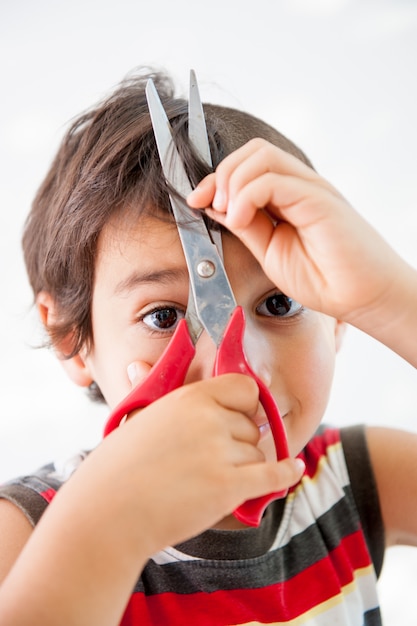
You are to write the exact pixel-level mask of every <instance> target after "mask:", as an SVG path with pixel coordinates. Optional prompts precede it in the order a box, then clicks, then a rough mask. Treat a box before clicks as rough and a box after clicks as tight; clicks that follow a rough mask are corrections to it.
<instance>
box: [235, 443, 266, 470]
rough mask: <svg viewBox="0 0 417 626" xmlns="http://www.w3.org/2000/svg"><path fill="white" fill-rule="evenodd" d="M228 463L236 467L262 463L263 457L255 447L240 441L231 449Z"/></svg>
mask: <svg viewBox="0 0 417 626" xmlns="http://www.w3.org/2000/svg"><path fill="white" fill-rule="evenodd" d="M229 461H230V463H231V464H232V465H236V466H240V465H250V464H254V463H264V462H265V455H264V453H263V452H262V451H261V450H259V448H257V447H256V446H255V445H252V444H250V443H246V442H241V441H240V442H235V443H234V445H233V446H232V447H231V451H230V455H229Z"/></svg>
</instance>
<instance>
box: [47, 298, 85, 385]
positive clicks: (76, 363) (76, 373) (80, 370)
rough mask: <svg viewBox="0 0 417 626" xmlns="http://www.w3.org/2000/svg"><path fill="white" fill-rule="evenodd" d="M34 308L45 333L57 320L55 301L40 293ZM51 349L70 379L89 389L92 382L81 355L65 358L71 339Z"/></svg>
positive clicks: (69, 337)
mask: <svg viewBox="0 0 417 626" xmlns="http://www.w3.org/2000/svg"><path fill="white" fill-rule="evenodd" d="M36 306H37V308H38V312H39V316H40V318H41V321H42V323H43V325H44V326H45V329H46V331H48V327H50V326H51V325H53V324H54V322H55V321H56V319H57V315H56V306H55V301H54V299H53V298H52V296H51V294H50V293H48V292H47V291H41V292H40V293H39V294H38V296H37V297H36ZM53 348H54V350H55V353H56V355H57V357H58V359H59V361H60V363H61V364H62V367H63V368H64V370H65V371H66V372H67V374H68V376H69V377H70V379H71V380H72V381H73V382H74V383H75V384H76V385H80V387H89V386H90V385H91V383H92V382H93V378H92V376H91V374H90V371H89V368H88V366H87V365H86V363H85V361H84V358H83V356H82V355H81V353H78V354H76V355H75V356H73V357H71V358H70V359H67V358H65V355H66V354H70V353H71V351H72V337H71V335H68V336H67V337H65V339H63V340H62V341H60V342H59V344H56V343H55V344H54V345H53Z"/></svg>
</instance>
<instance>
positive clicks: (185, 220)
mask: <svg viewBox="0 0 417 626" xmlns="http://www.w3.org/2000/svg"><path fill="white" fill-rule="evenodd" d="M146 96H147V99H148V106H149V112H150V115H151V120H152V125H153V129H154V133H155V139H156V144H157V147H158V153H159V158H160V160H161V164H162V169H163V172H164V176H165V178H166V179H167V181H168V182H169V184H170V185H172V187H173V188H174V189H175V190H176V191H177V192H178V193H179V194H180V195H181V196H182V197H184V196H187V195H188V194H189V193H190V192H191V189H192V188H191V185H190V182H189V180H188V176H187V173H186V171H185V168H184V164H183V162H182V159H181V157H180V155H179V154H178V151H177V149H176V147H175V144H174V141H173V137H172V131H171V125H170V123H169V120H168V117H167V115H166V113H165V110H164V107H163V106H162V103H161V100H160V99H159V96H158V93H157V91H156V88H155V85H154V84H153V82H152V81H151V80H149V81H148V83H147V86H146ZM170 201H171V206H172V211H173V213H174V217H175V220H176V222H177V227H178V232H179V235H180V239H181V244H182V247H183V250H184V255H185V259H186V262H187V267H188V272H189V274H190V283H191V288H192V291H193V295H194V298H195V302H196V307H197V311H198V317H199V318H200V320H201V322H202V324H203V326H204V328H205V329H206V331H207V332H208V334H209V335H210V337H211V338H212V339H213V341H214V342H215V343H216V345H219V344H220V341H221V339H222V336H223V332H224V329H225V328H226V326H227V323H228V321H229V319H230V315H231V313H232V312H233V310H234V309H235V307H236V301H235V298H234V295H233V291H232V289H231V286H230V283H229V280H228V278H227V275H226V271H225V269H224V267H223V262H222V259H221V257H220V255H219V253H218V251H217V247H216V245H215V244H214V243H213V242H212V240H211V238H210V235H209V232H208V230H207V227H206V225H205V223H204V220H203V217H202V216H201V214H200V213H199V212H197V211H192V210H191V209H190V208H189V207H188V206H187V204H186V203H185V202H183V201H181V200H180V198H178V197H177V196H174V195H173V194H170ZM207 268H209V272H207Z"/></svg>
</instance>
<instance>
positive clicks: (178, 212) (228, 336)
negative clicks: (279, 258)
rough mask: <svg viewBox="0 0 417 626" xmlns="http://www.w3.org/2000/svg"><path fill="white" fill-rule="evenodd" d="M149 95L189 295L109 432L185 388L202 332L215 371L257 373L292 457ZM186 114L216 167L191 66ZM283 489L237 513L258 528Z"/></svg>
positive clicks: (284, 448)
mask: <svg viewBox="0 0 417 626" xmlns="http://www.w3.org/2000/svg"><path fill="white" fill-rule="evenodd" d="M146 96H147V100H148V107H149V112H150V116H151V120H152V126H153V130H154V134H155V139H156V144H157V148H158V153H159V157H160V161H161V165H162V169H163V173H164V176H165V179H166V181H167V183H168V184H169V187H170V188H171V189H174V190H175V191H176V193H175V194H173V193H169V199H170V203H171V207H172V212H173V215H174V217H175V220H176V224H177V228H178V233H179V236H180V240H181V244H182V247H183V250H184V255H185V259H186V263H187V268H188V272H189V277H190V293H189V299H188V303H187V310H186V313H185V316H184V318H182V319H181V320H180V322H179V323H178V325H177V328H176V329H175V332H174V334H173V336H172V338H171V340H170V342H169V344H168V346H167V347H166V348H165V350H164V352H163V353H162V355H161V356H160V358H159V359H158V361H157V362H156V363H155V365H154V366H153V367H152V369H151V371H150V372H149V374H148V376H147V377H146V378H145V379H144V381H142V382H141V383H140V384H139V385H138V386H137V387H135V388H134V389H133V390H132V391H131V392H130V393H129V394H128V395H127V396H126V398H124V400H122V402H121V403H120V404H119V405H118V406H116V408H115V409H114V411H113V412H112V414H111V415H110V417H109V419H108V421H107V423H106V426H105V429H104V436H106V435H108V434H109V433H110V432H111V431H112V430H114V429H115V428H117V427H118V426H119V425H120V423H121V422H122V421H123V419H124V418H125V416H126V415H127V414H128V413H130V412H131V411H133V410H136V409H139V408H143V407H145V406H148V405H149V404H151V403H152V402H154V401H155V400H157V399H158V398H160V397H162V396H164V395H165V394H166V393H168V392H170V391H173V390H174V389H176V388H178V387H180V386H182V385H183V383H184V381H185V377H186V375H187V371H188V369H189V367H190V364H191V362H192V360H193V358H194V355H195V351H196V350H195V344H196V343H197V341H198V339H199V337H200V335H201V333H202V332H203V330H205V331H206V332H207V333H208V335H209V336H210V338H211V339H212V341H213V342H214V343H215V345H216V348H217V349H216V357H215V362H214V367H213V375H214V376H218V375H220V374H226V373H242V374H246V375H248V376H251V377H252V378H254V380H255V381H256V383H257V385H258V388H259V400H260V403H261V404H262V406H263V408H264V410H265V412H266V416H267V419H268V421H269V424H270V427H271V432H272V435H273V438H274V442H275V450H276V454H277V459H279V460H282V459H285V458H287V457H288V456H289V451H288V444H287V438H286V433H285V428H284V425H283V421H282V419H281V416H280V413H279V410H278V407H277V404H276V402H275V400H274V398H273V396H272V394H271V392H270V391H269V389H268V387H267V386H266V385H265V384H264V383H263V381H262V380H261V379H260V378H259V377H258V376H257V375H256V374H255V373H254V372H253V370H252V369H251V367H250V365H249V363H248V361H247V359H246V356H245V353H244V349H243V338H244V332H245V318H244V312H243V309H242V307H241V306H238V305H237V303H236V300H235V297H234V294H233V291H232V288H231V286H230V283H229V279H228V276H227V274H226V270H225V268H224V265H223V259H222V246H221V234H220V233H219V232H218V231H213V230H210V229H209V228H208V227H207V225H206V222H205V219H204V217H203V214H202V212H201V211H194V210H192V209H190V208H189V207H188V205H187V203H186V201H185V200H183V198H186V197H187V196H188V194H189V193H191V191H192V186H191V183H190V181H189V178H188V175H187V173H186V170H185V167H184V164H183V161H182V159H181V157H180V155H179V153H178V151H177V149H176V147H175V142H174V138H173V134H172V128H171V125H170V122H169V120H168V117H167V115H166V113H165V110H164V108H163V105H162V103H161V100H160V98H159V95H158V93H157V91H156V88H155V85H154V83H153V81H152V79H149V81H148V83H147V86H146ZM188 117H189V120H188V121H189V125H188V126H189V127H188V138H189V141H190V142H191V143H192V145H193V147H194V149H195V151H196V152H197V153H198V154H199V156H200V157H201V158H202V159H204V160H205V161H206V163H208V164H209V165H210V166H212V162H211V154H210V146H209V141H208V137H207V130H206V123H205V117H204V111H203V106H202V103H201V99H200V95H199V91H198V86H197V81H196V78H195V74H194V72H193V71H191V73H190V97H189V105H188ZM286 494H287V490H284V491H280V492H274V493H272V494H267V495H265V496H261V497H258V498H254V499H252V500H248V501H246V502H244V503H243V504H242V505H240V506H239V507H238V508H237V509H236V510H235V511H234V515H235V517H236V518H237V519H238V520H240V521H241V522H243V523H245V524H247V525H249V526H259V524H260V521H261V518H262V515H263V513H264V511H265V509H266V507H267V506H268V504H269V503H270V502H272V501H273V500H275V499H277V498H282V497H285V496H286Z"/></svg>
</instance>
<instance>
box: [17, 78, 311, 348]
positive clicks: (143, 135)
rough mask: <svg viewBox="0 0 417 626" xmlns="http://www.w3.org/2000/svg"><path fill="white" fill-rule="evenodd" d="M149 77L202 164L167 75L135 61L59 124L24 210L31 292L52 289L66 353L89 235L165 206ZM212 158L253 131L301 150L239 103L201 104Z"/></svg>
mask: <svg viewBox="0 0 417 626" xmlns="http://www.w3.org/2000/svg"><path fill="white" fill-rule="evenodd" d="M148 78H152V79H153V80H154V82H155V86H156V88H157V90H158V93H159V95H160V97H161V100H162V102H163V105H164V107H165V110H166V112H167V115H168V117H169V119H170V121H171V123H172V126H173V127H174V129H175V133H176V139H177V143H178V145H179V149H180V151H181V152H182V154H183V157H184V159H185V162H186V163H187V166H188V168H189V174H190V177H191V178H192V179H194V180H195V182H197V181H198V180H200V179H201V178H202V177H203V176H204V175H205V174H207V173H208V170H207V166H205V164H203V163H202V162H201V160H199V159H198V157H197V156H196V155H195V154H193V153H192V150H191V149H190V147H189V144H188V142H187V140H186V137H187V106H188V105H187V101H186V100H185V99H183V98H179V97H176V96H175V90H174V85H173V83H172V81H171V79H170V78H169V76H168V75H166V74H164V73H156V72H150V71H148V70H146V69H145V68H143V69H139V70H137V71H136V72H134V73H133V74H131V75H130V76H128V77H127V78H126V79H125V80H124V81H122V82H121V83H120V85H119V86H118V87H117V88H116V89H115V91H114V92H113V93H112V94H111V95H110V96H109V97H108V98H106V99H105V100H103V101H102V102H101V103H99V104H98V105H97V106H95V107H94V108H92V109H90V110H88V111H87V112H85V113H83V114H82V115H81V116H80V117H78V118H77V119H76V120H75V121H74V122H73V124H72V125H71V127H70V128H69V130H68V132H67V133H66V135H65V137H64V139H63V141H62V143H61V146H60V147H59V150H58V153H57V155H56V157H55V159H54V161H53V163H52V165H51V168H50V170H49V172H48V174H47V176H46V178H45V180H44V182H43V183H42V185H41V187H40V189H39V191H38V193H37V195H36V197H35V199H34V202H33V205H32V209H31V211H30V213H29V216H28V218H27V221H26V224H25V229H24V234H23V250H24V258H25V263H26V268H27V272H28V275H29V280H30V283H31V286H32V289H33V292H34V295H35V297H36V295H37V294H38V293H39V292H40V291H43V290H44V291H47V292H49V293H50V295H51V296H52V298H53V300H54V302H55V305H56V311H57V319H56V321H55V322H54V324H53V325H51V326H49V327H48V329H47V330H48V333H49V337H50V343H51V344H52V345H54V344H55V345H59V343H60V342H61V341H62V340H64V339H65V338H68V337H69V336H71V346H72V350H71V352H70V353H69V354H67V355H65V356H66V357H67V358H70V357H71V356H73V355H75V354H77V353H78V352H79V351H80V349H81V348H82V347H85V348H87V349H88V348H89V347H91V345H92V342H93V329H92V324H91V299H92V291H93V280H94V267H95V259H96V249H97V241H98V238H99V236H100V233H101V231H102V230H103V228H104V226H105V225H106V224H107V223H108V221H109V220H110V218H114V217H115V216H117V215H120V216H122V215H123V216H125V215H126V214H128V216H129V218H130V217H131V218H132V219H133V218H135V219H138V218H139V217H140V215H143V214H147V215H149V214H152V215H158V216H159V217H162V216H165V219H167V218H169V215H170V208H169V201H168V196H167V192H166V185H165V181H164V178H163V176H162V172H161V167H160V163H159V158H158V154H157V150H156V145H155V141H154V136H153V131H152V126H151V121H150V117H149V113H148V106H147V101H146V96H145V86H146V82H147V80H148ZM204 111H205V117H206V124H207V130H208V135H209V140H210V146H211V152H212V159H213V164H214V167H215V166H216V165H217V164H218V163H219V162H220V161H221V160H222V159H223V158H224V157H225V156H226V155H228V154H229V153H230V152H233V151H234V150H236V149H237V148H238V147H240V146H241V145H243V144H244V143H246V142H247V141H249V140H250V139H252V138H254V137H262V138H264V139H266V140H268V141H270V142H271V143H273V144H275V145H277V146H279V147H280V148H282V149H283V150H285V151H287V152H290V153H291V154H293V155H295V156H296V157H298V158H299V159H301V160H302V161H304V162H305V163H307V164H308V165H310V162H309V161H308V159H307V157H306V156H305V155H304V154H303V153H302V152H301V150H299V149H298V148H297V147H296V146H295V145H294V144H293V143H292V142H290V141H289V140H288V139H287V138H286V137H284V136H283V135H281V134H280V133H279V132H278V131H276V130H275V129H273V128H272V127H271V126H269V125H267V124H265V123H264V122H262V121H261V120H259V119H257V118H255V117H253V116H251V115H249V114H247V113H244V112H242V111H239V110H235V109H231V108H228V107H224V106H218V105H213V104H206V105H204Z"/></svg>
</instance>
